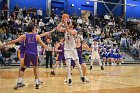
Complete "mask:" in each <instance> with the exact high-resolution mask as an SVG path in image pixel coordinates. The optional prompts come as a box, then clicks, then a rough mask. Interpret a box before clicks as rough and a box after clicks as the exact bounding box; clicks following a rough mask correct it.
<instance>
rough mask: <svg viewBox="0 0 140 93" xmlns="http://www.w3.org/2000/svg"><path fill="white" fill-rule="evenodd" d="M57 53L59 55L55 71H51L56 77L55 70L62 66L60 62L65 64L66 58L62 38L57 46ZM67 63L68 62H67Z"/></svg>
mask: <svg viewBox="0 0 140 93" xmlns="http://www.w3.org/2000/svg"><path fill="white" fill-rule="evenodd" d="M55 51H56V52H57V53H58V55H57V59H56V64H55V65H54V67H53V71H51V74H52V75H55V72H54V71H55V69H56V67H57V66H58V65H59V64H60V62H65V61H66V60H65V57H64V38H63V37H61V38H60V42H59V43H57V44H56V46H55ZM65 63H66V62H65Z"/></svg>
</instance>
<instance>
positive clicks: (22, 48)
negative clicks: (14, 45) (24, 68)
mask: <svg viewBox="0 0 140 93" xmlns="http://www.w3.org/2000/svg"><path fill="white" fill-rule="evenodd" d="M19 50H20V51H22V52H24V51H25V43H24V41H22V42H21V44H20V47H19Z"/></svg>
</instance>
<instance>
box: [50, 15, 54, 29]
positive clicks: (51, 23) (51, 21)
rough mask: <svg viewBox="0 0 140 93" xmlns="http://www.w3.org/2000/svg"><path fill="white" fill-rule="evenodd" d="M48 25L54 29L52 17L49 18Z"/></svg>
mask: <svg viewBox="0 0 140 93" xmlns="http://www.w3.org/2000/svg"><path fill="white" fill-rule="evenodd" d="M49 23H50V26H51V27H52V28H53V27H54V20H53V18H52V17H50V20H49Z"/></svg>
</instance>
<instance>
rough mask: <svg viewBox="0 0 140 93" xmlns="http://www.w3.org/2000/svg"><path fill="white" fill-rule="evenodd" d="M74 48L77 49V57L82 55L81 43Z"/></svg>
mask: <svg viewBox="0 0 140 93" xmlns="http://www.w3.org/2000/svg"><path fill="white" fill-rule="evenodd" d="M76 49H77V53H78V56H79V58H81V57H82V44H81V46H80V47H78V48H76Z"/></svg>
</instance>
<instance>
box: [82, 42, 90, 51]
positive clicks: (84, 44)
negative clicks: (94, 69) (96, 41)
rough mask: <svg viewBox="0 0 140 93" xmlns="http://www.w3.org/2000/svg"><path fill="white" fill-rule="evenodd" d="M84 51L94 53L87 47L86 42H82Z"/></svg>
mask: <svg viewBox="0 0 140 93" xmlns="http://www.w3.org/2000/svg"><path fill="white" fill-rule="evenodd" d="M82 49H83V50H87V51H92V49H91V48H90V47H89V46H88V45H87V43H86V42H85V41H83V42H82Z"/></svg>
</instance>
